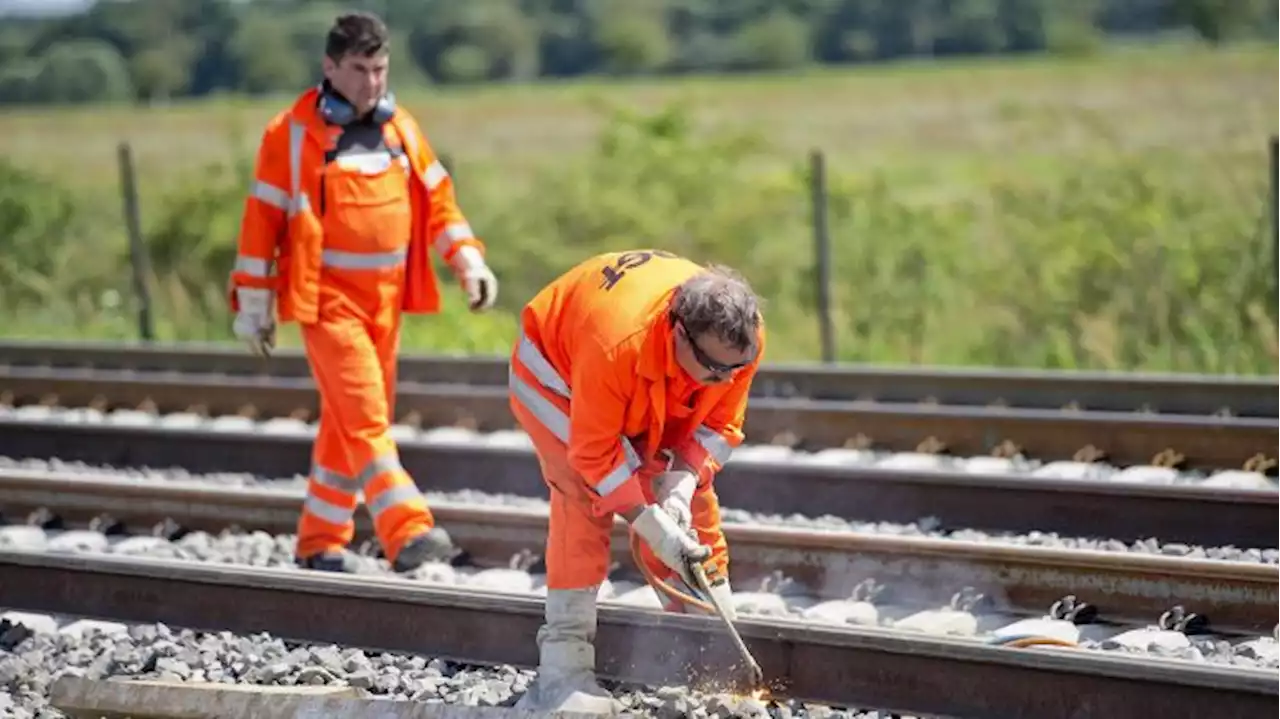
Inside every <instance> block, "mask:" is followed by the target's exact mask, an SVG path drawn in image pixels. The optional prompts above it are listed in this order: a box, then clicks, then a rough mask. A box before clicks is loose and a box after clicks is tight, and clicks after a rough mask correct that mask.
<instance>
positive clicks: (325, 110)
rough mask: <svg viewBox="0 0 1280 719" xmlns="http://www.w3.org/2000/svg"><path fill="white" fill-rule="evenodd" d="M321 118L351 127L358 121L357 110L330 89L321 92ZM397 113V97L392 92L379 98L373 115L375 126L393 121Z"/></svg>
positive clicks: (323, 89)
mask: <svg viewBox="0 0 1280 719" xmlns="http://www.w3.org/2000/svg"><path fill="white" fill-rule="evenodd" d="M319 110H320V116H321V117H323V118H324V119H325V122H328V123H331V124H334V125H349V124H351V123H352V122H353V121H354V120H355V119H356V109H355V107H353V106H352V105H351V103H350V102H347V101H346V99H344V98H342V97H341V96H339V95H338V94H337V93H335V92H333V91H332V90H330V89H329V88H327V87H326V88H322V89H321V90H320V107H319ZM395 112H396V96H395V93H393V92H391V91H390V90H388V91H387V94H385V95H383V96H382V97H380V98H378V102H377V104H376V105H374V106H373V114H372V115H371V117H372V119H373V122H374V123H375V124H378V125H381V124H382V123H384V122H386V121H388V120H390V119H391V116H392V115H394V114H395Z"/></svg>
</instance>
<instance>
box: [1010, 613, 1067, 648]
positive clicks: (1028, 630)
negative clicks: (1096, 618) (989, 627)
mask: <svg viewBox="0 0 1280 719" xmlns="http://www.w3.org/2000/svg"><path fill="white" fill-rule="evenodd" d="M991 635H992V638H994V639H997V640H1004V639H1013V638H1017V637H1049V638H1052V639H1059V640H1062V641H1064V642H1071V643H1072V644H1076V643H1079V641H1080V627H1077V626H1076V625H1075V624H1072V623H1071V622H1069V621H1067V620H1065V619H1049V618H1048V617H1042V618H1039V619H1022V620H1019V621H1016V622H1014V623H1013V624H1007V625H1005V626H1003V627H1000V628H999V629H997V630H995V631H994V632H992V633H991Z"/></svg>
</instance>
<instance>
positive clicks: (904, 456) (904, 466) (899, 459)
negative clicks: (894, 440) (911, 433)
mask: <svg viewBox="0 0 1280 719" xmlns="http://www.w3.org/2000/svg"><path fill="white" fill-rule="evenodd" d="M943 461H944V459H943V458H942V457H941V456H939V455H936V454H925V453H924V452H899V453H897V454H893V455H890V456H888V457H885V458H884V459H882V460H880V461H879V462H877V463H876V466H877V467H879V468H881V469H899V470H904V471H910V470H915V471H920V470H938V469H942V467H943Z"/></svg>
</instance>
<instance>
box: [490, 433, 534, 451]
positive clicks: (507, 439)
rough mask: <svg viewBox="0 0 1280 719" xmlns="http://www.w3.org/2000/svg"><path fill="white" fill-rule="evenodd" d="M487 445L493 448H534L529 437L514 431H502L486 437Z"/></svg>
mask: <svg viewBox="0 0 1280 719" xmlns="http://www.w3.org/2000/svg"><path fill="white" fill-rule="evenodd" d="M484 440H485V444H487V445H489V446H491V447H514V448H528V447H532V446H533V440H531V439H529V435H528V434H526V433H524V432H520V431H517V430H514V429H500V430H497V431H495V432H490V433H489V434H487V435H485V438H484Z"/></svg>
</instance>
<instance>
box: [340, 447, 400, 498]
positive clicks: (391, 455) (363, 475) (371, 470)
mask: <svg viewBox="0 0 1280 719" xmlns="http://www.w3.org/2000/svg"><path fill="white" fill-rule="evenodd" d="M396 470H399V471H401V472H403V471H404V465H402V464H400V453H399V452H397V451H395V450H394V449H393V450H391V451H390V452H387V453H386V454H380V455H378V456H377V457H374V458H373V459H372V460H371V461H370V462H369V463H368V464H366V465H365V466H364V469H362V470H360V474H359V475H358V476H357V477H356V478H355V479H354V480H352V481H354V482H355V483H356V484H358V485H360V487H361V488H362V489H363V488H364V486H365V485H366V484H368V483H369V482H372V481H373V479H374V477H377V476H378V475H380V474H382V473H383V472H394V471H396Z"/></svg>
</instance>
